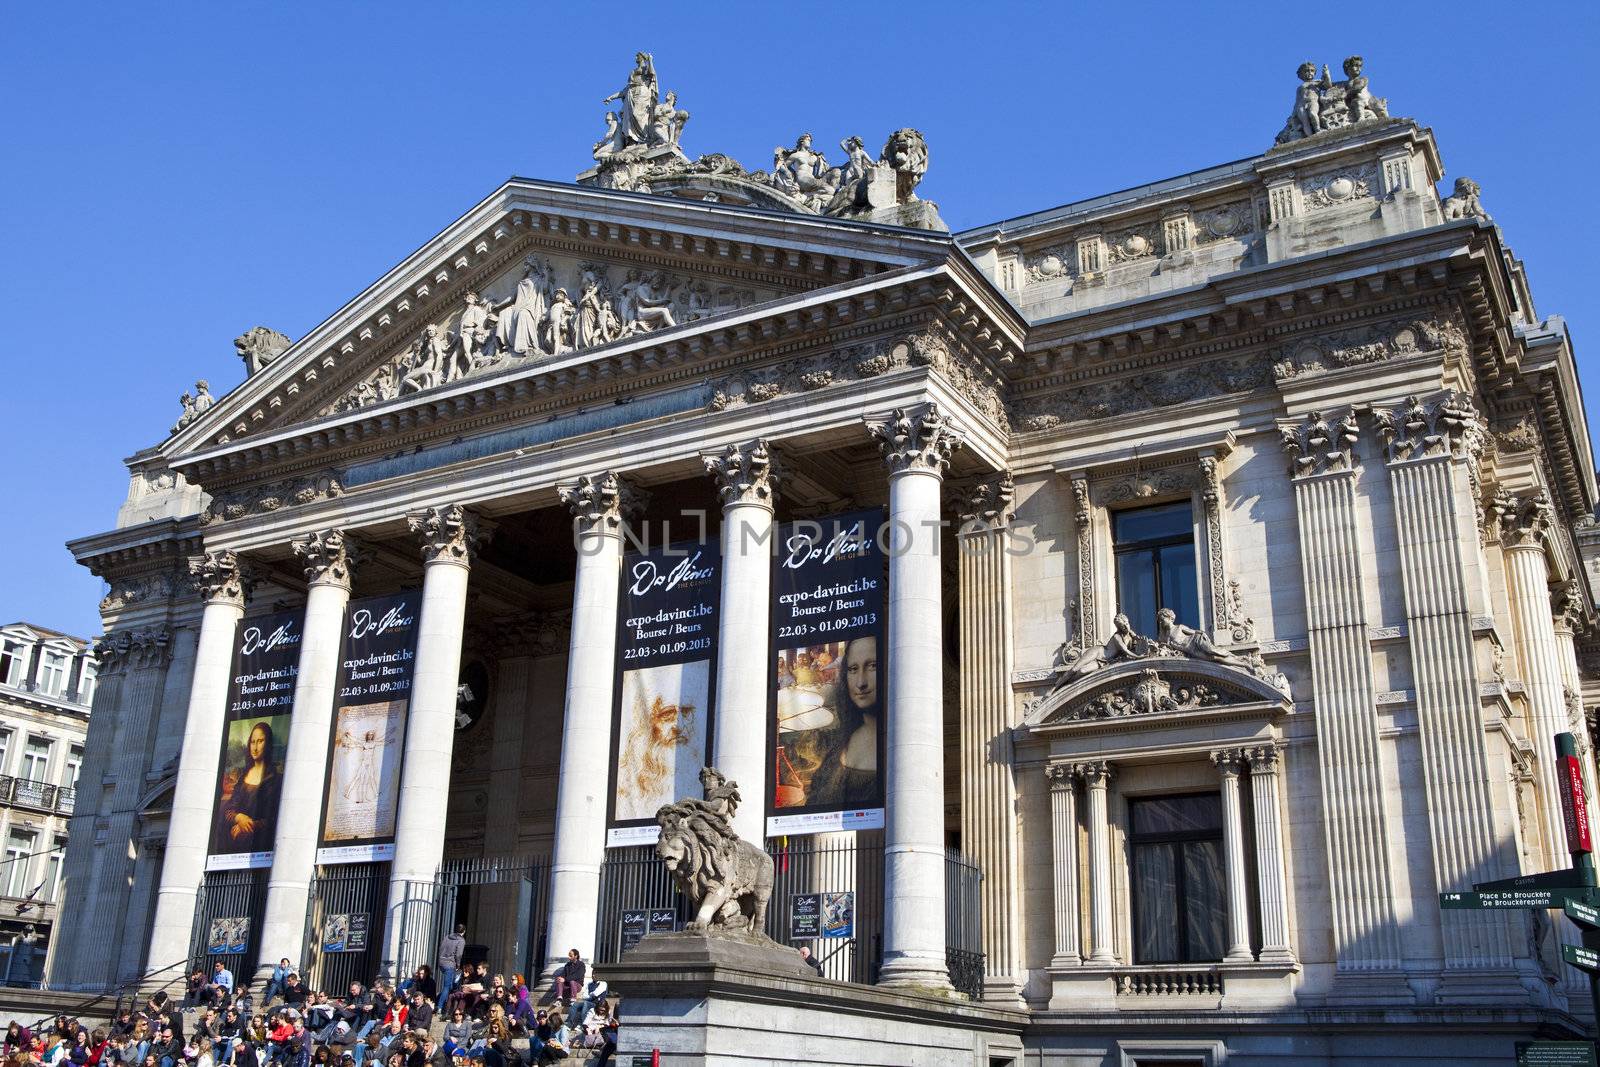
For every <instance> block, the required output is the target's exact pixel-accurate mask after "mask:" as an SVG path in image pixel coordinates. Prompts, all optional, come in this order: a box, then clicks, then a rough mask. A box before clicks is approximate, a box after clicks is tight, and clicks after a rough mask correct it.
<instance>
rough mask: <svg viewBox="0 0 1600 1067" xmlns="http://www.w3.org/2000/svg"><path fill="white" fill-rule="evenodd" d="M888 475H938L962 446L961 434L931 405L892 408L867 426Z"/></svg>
mask: <svg viewBox="0 0 1600 1067" xmlns="http://www.w3.org/2000/svg"><path fill="white" fill-rule="evenodd" d="M867 431H868V432H869V433H870V434H872V436H873V438H874V439H876V440H877V442H878V450H879V451H880V452H882V453H883V459H884V462H885V463H887V464H888V466H889V473H890V474H891V475H895V474H903V473H905V472H907V471H929V472H932V473H934V474H940V475H942V474H943V473H944V471H945V469H946V468H947V467H949V466H950V455H951V453H952V452H954V451H955V450H956V449H958V448H960V447H962V445H963V444H965V438H964V437H963V436H962V434H961V431H960V430H958V429H957V428H956V426H955V424H954V423H953V422H952V421H951V420H950V417H949V416H948V415H946V414H945V413H944V412H943V411H940V410H939V405H938V404H934V403H929V404H924V405H923V406H922V407H920V408H913V409H911V410H907V409H905V408H896V409H895V410H894V412H893V413H892V414H890V416H889V417H888V418H887V419H885V420H884V421H882V422H872V423H868V425H867Z"/></svg>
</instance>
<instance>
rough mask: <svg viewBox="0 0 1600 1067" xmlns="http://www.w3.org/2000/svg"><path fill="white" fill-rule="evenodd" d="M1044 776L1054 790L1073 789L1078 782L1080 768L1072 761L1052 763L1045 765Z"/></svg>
mask: <svg viewBox="0 0 1600 1067" xmlns="http://www.w3.org/2000/svg"><path fill="white" fill-rule="evenodd" d="M1044 776H1045V778H1046V779H1048V780H1049V782H1050V789H1051V791H1052V792H1057V791H1060V790H1064V789H1072V788H1074V787H1075V786H1077V784H1078V768H1077V766H1076V765H1074V764H1071V763H1052V764H1050V765H1048V766H1047V767H1045V769H1044Z"/></svg>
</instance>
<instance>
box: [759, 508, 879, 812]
mask: <svg viewBox="0 0 1600 1067" xmlns="http://www.w3.org/2000/svg"><path fill="white" fill-rule="evenodd" d="M883 522H884V513H883V511H882V510H881V509H873V510H871V511H857V512H851V513H849V514H845V515H836V516H833V517H832V518H826V519H816V520H805V521H801V522H793V523H786V524H784V525H783V526H780V527H779V528H778V543H777V551H776V553H775V555H774V558H773V562H772V573H773V578H772V648H771V655H770V656H769V662H771V663H772V664H773V668H772V669H773V679H772V684H771V686H770V689H769V691H770V693H771V704H770V714H769V717H768V726H769V735H768V736H769V740H770V744H769V746H768V750H769V751H770V752H771V753H772V756H771V763H770V766H769V768H768V774H767V780H768V781H769V782H770V783H772V790H771V792H770V793H769V794H768V797H767V800H768V807H767V836H768V837H777V836H781V835H785V834H814V833H824V832H828V831H834V830H874V829H879V828H881V827H882V826H883V779H882V776H881V775H880V774H879V772H878V768H879V767H880V766H881V765H882V748H883V714H882V708H883V707H884V701H883V696H884V680H885V677H886V676H885V674H884V672H883V671H882V669H881V667H880V660H879V655H880V651H881V650H886V649H887V647H888V646H887V644H886V643H885V641H884V633H885V628H884V621H885V618H886V611H885V604H886V601H885V593H886V591H887V589H888V580H887V578H886V574H887V567H886V558H885V555H884V551H883V545H882V543H881V539H880V536H879V535H880V533H881V532H882V529H883Z"/></svg>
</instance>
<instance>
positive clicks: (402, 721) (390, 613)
mask: <svg viewBox="0 0 1600 1067" xmlns="http://www.w3.org/2000/svg"><path fill="white" fill-rule="evenodd" d="M421 599H422V597H421V594H420V593H417V592H416V591H414V590H413V591H411V592H406V593H394V594H390V595H388V596H375V597H367V598H366V599H363V600H353V601H351V602H350V607H349V609H348V610H347V611H346V613H345V631H344V644H343V647H342V648H341V649H340V653H339V677H338V683H337V687H336V688H335V690H334V700H333V732H332V736H331V738H330V739H329V743H328V774H327V793H326V794H325V796H324V798H323V809H322V840H321V842H320V847H318V849H317V862H318V863H322V864H333V863H367V862H375V861H381V860H391V859H393V858H394V831H395V818H396V815H397V814H398V809H399V806H400V760H401V757H402V755H403V754H404V752H405V741H406V711H407V709H409V708H410V706H411V678H412V670H413V667H414V666H415V661H416V647H417V614H418V608H419V606H420V601H421ZM444 784H445V783H444V782H443V781H441V782H440V790H441V799H440V803H443V802H444V801H443V788H444Z"/></svg>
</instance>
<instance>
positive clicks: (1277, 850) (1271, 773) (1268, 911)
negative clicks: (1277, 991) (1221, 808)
mask: <svg viewBox="0 0 1600 1067" xmlns="http://www.w3.org/2000/svg"><path fill="white" fill-rule="evenodd" d="M1245 756H1246V758H1247V759H1248V760H1249V761H1250V804H1251V808H1252V810H1253V812H1254V815H1255V830H1256V897H1257V899H1258V901H1259V904H1260V909H1261V957H1260V958H1261V962H1262V963H1294V962H1295V954H1294V949H1293V947H1292V946H1291V945H1290V944H1289V894H1288V890H1287V886H1286V883H1285V877H1284V855H1283V822H1282V814H1281V812H1280V808H1279V799H1278V756H1279V754H1278V749H1277V747H1276V746H1275V745H1263V746H1260V747H1257V748H1252V749H1248V750H1246V753H1245Z"/></svg>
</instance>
